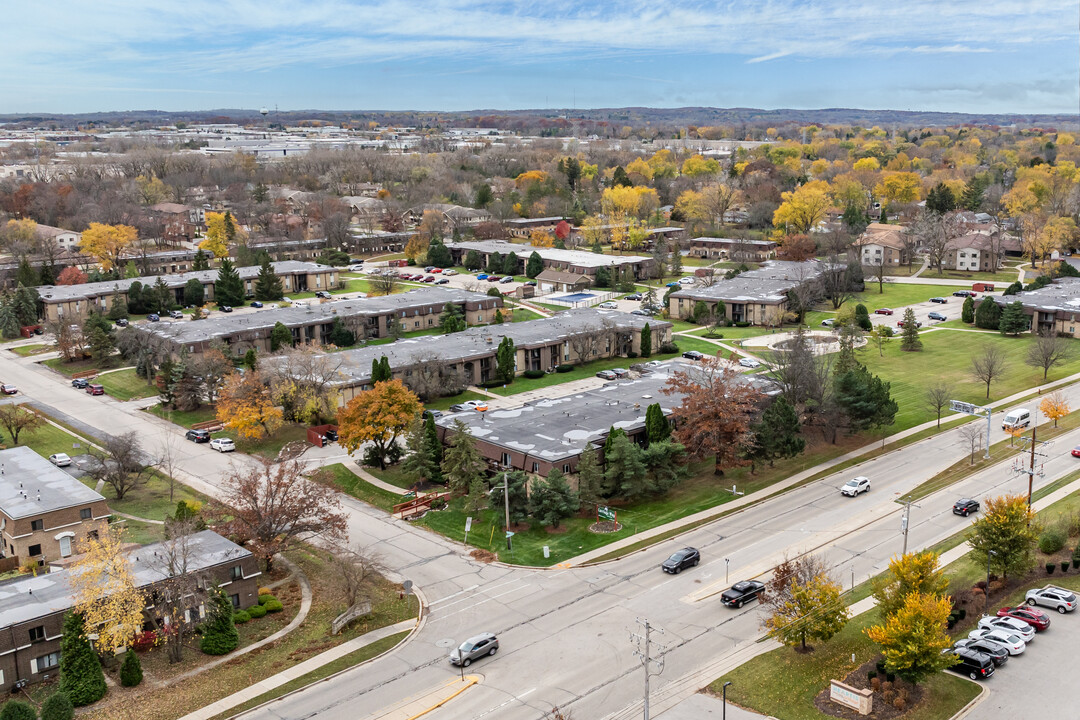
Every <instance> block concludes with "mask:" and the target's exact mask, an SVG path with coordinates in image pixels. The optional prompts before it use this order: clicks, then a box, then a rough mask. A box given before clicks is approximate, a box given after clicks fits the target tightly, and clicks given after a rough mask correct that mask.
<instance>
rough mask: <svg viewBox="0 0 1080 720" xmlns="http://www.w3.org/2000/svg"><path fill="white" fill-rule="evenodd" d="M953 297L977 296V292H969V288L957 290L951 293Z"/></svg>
mask: <svg viewBox="0 0 1080 720" xmlns="http://www.w3.org/2000/svg"><path fill="white" fill-rule="evenodd" d="M953 297H962V298H967V297H969V298H977V297H979V293H974V292H971V291H970V290H957V291H956V292H954V293H953Z"/></svg>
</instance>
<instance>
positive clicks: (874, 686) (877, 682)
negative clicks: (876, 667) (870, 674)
mask: <svg viewBox="0 0 1080 720" xmlns="http://www.w3.org/2000/svg"><path fill="white" fill-rule="evenodd" d="M870 689H871V690H873V691H874V692H877V691H878V690H880V689H881V678H877V677H875V678H872V679H871V680H870Z"/></svg>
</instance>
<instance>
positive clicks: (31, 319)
mask: <svg viewBox="0 0 1080 720" xmlns="http://www.w3.org/2000/svg"><path fill="white" fill-rule="evenodd" d="M12 302H13V303H14V308H15V317H16V318H17V319H18V321H19V324H20V325H37V321H38V291H37V289H35V288H32V287H26V286H24V285H20V286H19V287H17V288H15V294H14V296H13V298H12Z"/></svg>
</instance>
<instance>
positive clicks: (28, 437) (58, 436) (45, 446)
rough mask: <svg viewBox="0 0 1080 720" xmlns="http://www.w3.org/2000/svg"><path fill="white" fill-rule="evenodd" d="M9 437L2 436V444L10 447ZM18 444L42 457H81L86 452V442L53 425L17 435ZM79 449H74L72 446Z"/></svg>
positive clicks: (46, 425)
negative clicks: (76, 446) (56, 454)
mask: <svg viewBox="0 0 1080 720" xmlns="http://www.w3.org/2000/svg"><path fill="white" fill-rule="evenodd" d="M10 440H11V436H10V435H6V434H5V435H4V442H5V444H6V445H7V446H8V447H11V443H10ZM19 444H20V445H25V446H26V447H28V448H30V449H31V450H33V451H34V452H36V453H37V454H38V455H41V456H42V457H49V456H50V455H53V454H55V453H67V454H68V455H81V454H82V453H85V452H86V448H87V445H86V441H85V440H84V439H83V438H80V437H75V436H73V435H72V434H71V433H69V432H67V431H66V430H61V429H60V428H58V427H56V426H55V425H50V424H48V423H46V424H45V425H42V426H41V427H39V428H37V429H36V430H30V431H26V430H24V431H23V432H21V433H19ZM76 444H78V445H79V447H78V448H75V447H74V445H76Z"/></svg>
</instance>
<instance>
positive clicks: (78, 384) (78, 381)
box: [71, 378, 90, 390]
mask: <svg viewBox="0 0 1080 720" xmlns="http://www.w3.org/2000/svg"><path fill="white" fill-rule="evenodd" d="M89 384H90V381H89V380H87V379H86V378H75V379H74V380H72V381H71V387H73V388H78V389H79V390H85V389H86V386H87V385H89Z"/></svg>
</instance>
